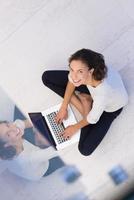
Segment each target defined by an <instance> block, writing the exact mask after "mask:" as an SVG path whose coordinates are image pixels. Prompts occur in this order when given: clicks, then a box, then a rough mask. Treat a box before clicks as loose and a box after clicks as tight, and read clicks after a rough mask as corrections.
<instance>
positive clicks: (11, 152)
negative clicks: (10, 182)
mask: <svg viewBox="0 0 134 200" xmlns="http://www.w3.org/2000/svg"><path fill="white" fill-rule="evenodd" d="M31 127H32V124H31V123H30V122H29V121H28V120H20V119H17V120H15V121H14V122H10V123H9V122H6V121H3V122H0V159H1V160H3V161H5V162H6V166H7V168H8V170H9V171H10V172H12V173H14V174H16V175H17V176H20V177H22V178H25V179H27V180H33V181H37V180H40V179H41V178H42V177H43V176H47V175H49V174H50V173H52V172H54V171H55V170H56V169H58V168H59V167H62V166H64V165H63V163H62V162H60V163H59V164H57V165H56V166H53V167H52V161H50V159H51V158H57V156H58V155H57V152H56V151H55V150H54V149H53V147H51V146H49V147H47V148H45V149H41V148H39V147H37V146H35V145H33V144H32V143H30V142H28V141H27V140H25V139H24V138H23V135H24V130H25V129H26V128H31ZM34 130H35V129H34ZM37 134H38V132H37ZM46 142H47V141H46ZM49 161H50V162H49ZM53 163H54V162H53Z"/></svg>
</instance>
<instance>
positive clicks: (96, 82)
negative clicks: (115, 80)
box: [87, 79, 102, 88]
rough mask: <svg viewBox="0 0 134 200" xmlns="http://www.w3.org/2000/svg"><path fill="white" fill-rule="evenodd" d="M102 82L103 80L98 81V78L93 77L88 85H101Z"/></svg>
mask: <svg viewBox="0 0 134 200" xmlns="http://www.w3.org/2000/svg"><path fill="white" fill-rule="evenodd" d="M101 83H102V80H101V81H97V80H95V79H92V80H90V81H88V83H87V84H88V85H91V86H92V87H95V88H96V87H97V86H98V85H100V84H101Z"/></svg>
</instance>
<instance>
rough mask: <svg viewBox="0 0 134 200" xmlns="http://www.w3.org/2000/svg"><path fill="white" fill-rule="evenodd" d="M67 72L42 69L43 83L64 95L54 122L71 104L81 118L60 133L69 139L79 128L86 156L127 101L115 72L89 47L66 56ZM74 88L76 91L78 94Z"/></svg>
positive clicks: (82, 148) (80, 146)
mask: <svg viewBox="0 0 134 200" xmlns="http://www.w3.org/2000/svg"><path fill="white" fill-rule="evenodd" d="M69 68H70V71H69V72H68V71H46V72H44V73H43V76H42V80H43V83H44V84H45V85H46V86H47V87H48V88H50V89H51V90H53V91H54V92H56V93H57V94H59V95H60V96H61V97H64V99H63V103H62V106H61V108H60V110H59V112H58V114H57V118H56V119H57V122H58V123H61V122H62V120H63V119H66V117H67V106H68V104H69V103H71V104H73V105H74V106H75V107H76V108H77V109H78V111H79V112H80V113H81V114H82V116H83V119H82V120H81V121H79V122H78V123H76V124H75V125H71V126H68V127H67V128H66V129H65V131H64V133H63V136H64V137H65V138H70V137H71V136H72V135H73V134H75V132H76V131H77V130H78V129H81V136H80V141H79V146H78V148H79V151H80V152H81V153H82V154H83V155H85V156H87V155H90V154H91V153H92V152H93V151H94V150H95V149H96V147H97V146H98V145H99V144H100V142H101V141H102V139H103V138H104V136H105V135H106V133H107V131H108V129H109V127H110V125H111V123H112V122H113V120H114V119H115V118H116V117H117V116H118V115H119V114H120V113H121V111H122V109H123V107H124V106H125V105H126V104H127V102H128V95H127V92H126V89H125V87H124V85H123V82H122V80H121V77H120V75H119V73H118V72H116V71H115V70H114V69H112V68H107V67H106V65H105V61H104V57H103V55H101V54H100V53H97V52H94V51H92V50H90V49H81V50H79V51H77V52H75V53H74V54H73V55H72V56H71V57H70V58H69ZM76 91H79V93H78V92H77V93H76Z"/></svg>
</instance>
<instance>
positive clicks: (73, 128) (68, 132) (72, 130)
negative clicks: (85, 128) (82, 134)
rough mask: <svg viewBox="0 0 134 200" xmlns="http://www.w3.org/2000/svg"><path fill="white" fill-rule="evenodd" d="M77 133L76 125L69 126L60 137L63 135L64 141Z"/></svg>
mask: <svg viewBox="0 0 134 200" xmlns="http://www.w3.org/2000/svg"><path fill="white" fill-rule="evenodd" d="M77 131H78V128H77V126H76V125H70V126H68V127H67V128H66V129H65V130H64V132H63V133H62V134H61V135H63V137H64V138H65V139H70V138H71V137H72V136H73V135H74V134H75V133H76V132H77Z"/></svg>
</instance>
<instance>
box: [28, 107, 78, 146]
mask: <svg viewBox="0 0 134 200" xmlns="http://www.w3.org/2000/svg"><path fill="white" fill-rule="evenodd" d="M60 106H61V104H58V105H56V106H53V107H51V108H49V109H47V110H45V111H43V112H40V113H29V116H30V119H31V121H32V123H33V124H34V126H35V127H36V128H37V129H38V130H39V131H40V132H41V133H42V134H43V135H44V136H45V137H46V138H47V139H48V141H49V142H50V143H51V144H52V145H53V146H54V147H55V148H56V149H57V150H59V149H63V148H65V147H67V146H69V145H71V144H74V143H76V142H78V141H79V137H80V131H78V132H77V133H75V134H74V136H72V138H71V139H64V138H63V136H62V135H61V133H62V132H63V131H64V129H65V128H66V127H67V126H69V125H72V124H75V123H77V121H76V118H75V116H74V113H73V111H72V109H71V107H70V106H68V118H67V120H63V123H62V124H57V123H56V121H55V116H56V114H57V112H58V110H59V109H60Z"/></svg>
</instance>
